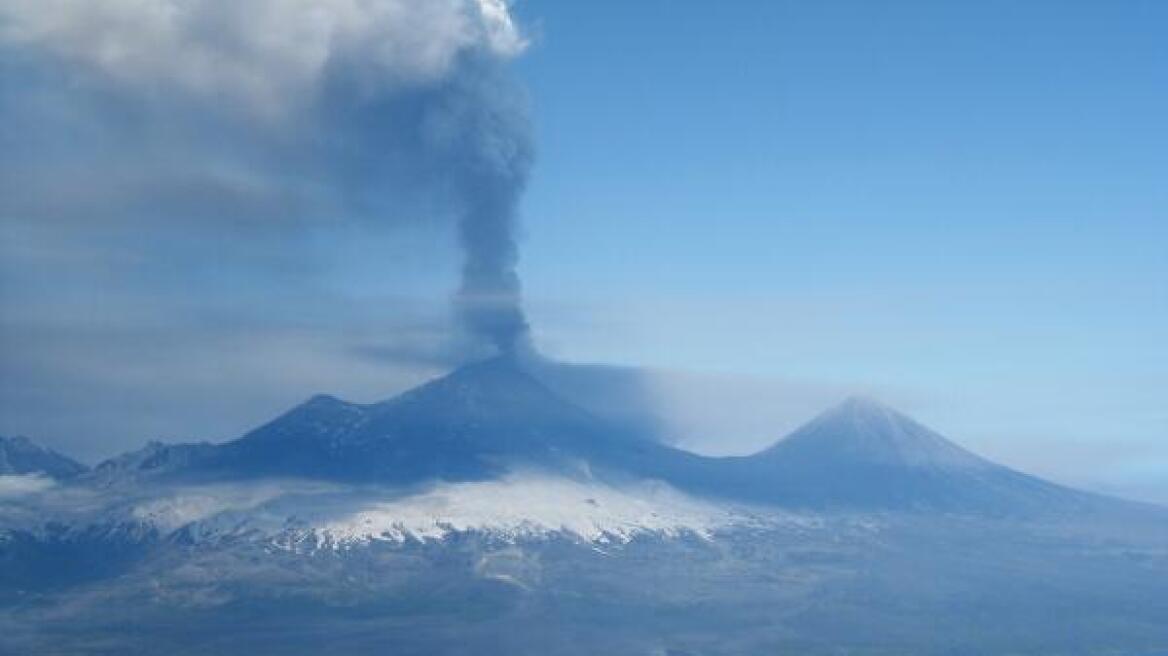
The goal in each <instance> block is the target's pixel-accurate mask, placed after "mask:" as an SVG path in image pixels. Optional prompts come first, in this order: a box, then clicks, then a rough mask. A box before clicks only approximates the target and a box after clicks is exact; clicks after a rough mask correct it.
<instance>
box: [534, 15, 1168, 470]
mask: <svg viewBox="0 0 1168 656" xmlns="http://www.w3.org/2000/svg"><path fill="white" fill-rule="evenodd" d="M519 13H520V15H521V16H524V17H525V18H526V20H527V21H528V22H529V23H531V24H533V25H535V26H536V35H537V37H536V40H535V44H534V47H533V48H532V50H531V51H530V53H529V55H528V56H527V57H526V58H524V60H523V61H522V62H521V69H522V75H523V78H524V79H525V80H526V81H527V82H528V85H529V88H530V91H531V94H532V97H533V102H534V105H535V112H534V114H535V116H536V124H537V129H538V139H537V143H538V145H539V164H538V166H537V168H536V171H535V174H534V180H533V183H532V187H531V190H530V193H529V195H528V199H527V204H526V215H527V218H528V225H529V228H528V235H527V236H528V239H527V242H526V243H525V252H524V260H523V264H522V272H523V274H524V279H525V281H526V287H527V290H528V291H529V294H530V296H532V297H533V298H534V299H536V301H535V305H534V307H535V312H536V317H537V321H536V324H537V325H541V326H546V325H549V323H550V318H551V316H555V315H554V314H549V317H548V318H549V321H546V322H545V321H544V320H542V318H541V317H540V315H539V309H540V307H541V306H540V304H539V301H540V300H542V299H551V300H552V301H554V305H555V307H556V308H559V307H560V306H563V305H569V306H571V308H572V309H573V311H574V312H575V313H578V314H579V315H580V316H583V317H587V321H586V322H583V323H582V325H580V326H579V327H566V328H563V329H561V330H562V334H558V333H556V331H555V330H553V329H551V328H548V330H547V332H549V333H556V334H553V335H548V336H547V338H546V339H547V340H548V341H549V342H551V346H553V347H555V348H559V349H562V351H563V353H564V354H565V355H567V356H569V357H574V358H583V359H601V360H614V361H622V362H640V363H650V364H653V365H658V366H664V367H677V368H696V369H704V370H721V371H732V372H745V373H750V374H754V375H759V376H783V377H794V378H800V379H806V380H808V381H827V382H831V383H837V384H843V385H849V384H850V385H855V386H857V387H861V388H867V389H872V390H874V393H877V394H880V393H883V394H884V395H885V396H892V397H894V399H896V400H898V401H900V402H901V404H902V405H903V404H908V405H909V406H910V409H912V410H914V411H915V412H916V413H917V414H919V415H922V416H924V417H925V418H927V419H933V420H934V421H933V423H934V424H937V425H941V426H944V427H945V428H946V429H947V430H946V432H948V433H949V434H951V435H956V436H960V437H961V438H962V439H963V440H964V441H965V442H966V443H970V442H973V443H975V444H978V445H980V446H982V448H983V450H985V451H990V452H994V453H996V454H1001V455H1003V456H1007V457H1012V458H1013V459H1014V460H1015V461H1017V460H1024V461H1026V462H1027V464H1028V465H1031V466H1033V467H1037V468H1039V469H1041V468H1042V466H1043V462H1042V461H1043V460H1044V459H1048V458H1049V459H1051V460H1057V459H1058V458H1060V457H1062V456H1061V455H1058V454H1054V453H1053V452H1054V451H1071V452H1076V451H1082V452H1084V453H1086V452H1088V451H1090V452H1092V453H1093V454H1094V453H1096V452H1108V451H1109V449H1110V450H1111V452H1112V453H1116V454H1118V453H1121V452H1122V453H1124V454H1125V456H1124V457H1125V458H1128V457H1131V456H1130V453H1131V452H1137V453H1141V454H1144V456H1145V457H1146V458H1148V459H1152V460H1157V461H1158V462H1159V463H1160V465H1159V466H1160V469H1159V470H1158V471H1157V473H1156V476H1157V477H1159V478H1160V479H1161V480H1168V451H1166V450H1165V446H1164V444H1165V438H1168V403H1166V402H1165V401H1166V400H1168V340H1166V339H1165V338H1166V337H1168V185H1165V184H1164V181H1165V180H1168V125H1166V119H1165V116H1168V39H1165V38H1164V36H1165V33H1166V32H1165V30H1166V29H1168V7H1166V6H1165V5H1163V3H1155V2H1124V3H1097V2H1026V3H1018V2H978V3H965V2H894V3H870V2H817V3H808V2H797V3H796V2H765V3H764V2H757V3H735V4H734V5H733V6H732V8H730V7H725V6H718V7H713V6H711V5H709V4H707V3H691V2H670V3H667V2H640V3H622V4H621V5H620V7H619V9H617V8H615V7H614V5H611V4H608V3H553V2H539V1H532V2H526V3H523V4H521V5H520V6H519ZM586 308H587V309H586ZM597 327H600V328H601V329H596V328H597ZM1030 447H1033V450H1034V453H1031V452H1030ZM1085 457H1086V458H1087V459H1088V460H1091V459H1093V458H1096V456H1090V457H1087V456H1085ZM1095 462H1097V463H1098V462H1099V460H1098V459H1095ZM1145 463H1146V460H1145ZM1100 464H1101V465H1102V464H1105V463H1100ZM1149 467H1150V465H1149ZM1090 475H1092V474H1090V473H1087V472H1085V473H1084V476H1090Z"/></svg>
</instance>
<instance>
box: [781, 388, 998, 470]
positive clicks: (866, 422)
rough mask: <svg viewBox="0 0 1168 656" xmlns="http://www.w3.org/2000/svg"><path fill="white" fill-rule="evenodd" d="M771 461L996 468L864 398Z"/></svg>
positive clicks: (792, 440)
mask: <svg viewBox="0 0 1168 656" xmlns="http://www.w3.org/2000/svg"><path fill="white" fill-rule="evenodd" d="M766 453H767V454H769V455H770V456H771V457H783V458H794V459H798V460H807V461H809V462H815V463H821V464H823V463H835V464H851V465H866V466H882V467H910V468H920V469H931V470H957V469H960V470H970V469H982V468H986V467H990V466H992V465H991V463H989V462H988V461H986V460H984V459H982V458H980V457H978V456H976V455H974V454H973V453H970V452H969V451H966V450H965V449H962V448H961V447H959V446H957V445H956V444H954V443H953V442H950V441H949V440H947V439H945V438H944V437H942V436H941V435H940V434H938V433H936V432H935V431H933V430H931V429H929V428H927V427H925V426H923V425H921V424H919V423H917V422H916V421H914V420H913V419H911V418H909V417H907V416H905V415H903V414H901V413H900V412H897V411H896V410H894V409H892V408H890V407H888V406H886V405H883V404H882V403H880V402H878V401H876V400H874V399H871V398H868V397H862V396H853V397H849V398H848V399H846V400H844V401H843V402H842V403H840V404H839V405H836V406H834V407H832V408H830V409H828V410H827V411H825V412H823V413H822V414H820V415H819V416H818V417H816V418H815V419H813V420H811V421H810V422H808V423H807V424H805V425H804V426H803V427H801V428H799V429H798V430H796V431H795V432H794V433H792V434H791V435H790V436H789V437H787V438H785V439H783V440H781V441H780V442H778V443H777V444H775V445H774V446H772V447H771V448H770V449H768V450H767V452H766Z"/></svg>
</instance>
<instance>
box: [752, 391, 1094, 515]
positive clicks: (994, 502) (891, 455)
mask: <svg viewBox="0 0 1168 656" xmlns="http://www.w3.org/2000/svg"><path fill="white" fill-rule="evenodd" d="M739 464H740V466H742V467H743V469H744V470H745V472H746V473H745V475H744V476H743V479H744V480H749V481H750V482H751V484H752V485H753V486H755V491H756V492H755V493H756V494H759V495H761V496H764V497H766V498H769V499H772V500H775V501H778V502H782V503H786V504H792V505H796V506H800V507H850V508H867V509H877V508H879V509H895V510H913V509H918V510H930V509H932V510H976V511H978V512H983V513H989V514H995V515H1009V514H1019V513H1023V514H1025V513H1034V512H1043V511H1059V512H1066V511H1073V510H1076V509H1078V510H1083V509H1087V508H1090V507H1094V506H1096V505H1098V504H1100V503H1104V500H1103V499H1102V498H1100V497H1096V496H1095V495H1090V494H1086V493H1082V492H1078V491H1076V490H1072V489H1069V488H1065V487H1062V486H1059V485H1056V484H1053V483H1049V482H1047V481H1044V480H1041V479H1039V478H1036V477H1033V476H1029V475H1027V474H1023V473H1021V472H1018V471H1015V470H1013V469H1010V468H1008V467H1004V466H1002V465H999V464H996V463H994V462H991V461H989V460H986V459H985V458H982V457H980V456H978V455H976V454H974V453H971V452H969V451H967V450H965V449H963V448H962V447H960V446H958V445H957V444H955V443H953V442H951V441H949V440H948V439H946V438H945V437H943V436H941V435H940V434H939V433H937V432H936V431H933V430H931V429H929V428H927V427H925V426H923V425H921V424H920V423H918V422H916V421H915V420H913V419H911V418H909V417H907V416H905V415H903V414H901V413H900V412H897V411H896V410H893V409H892V408H889V407H887V406H884V405H881V404H880V403H877V402H876V401H873V400H870V399H865V398H859V397H853V398H850V399H847V400H846V401H844V402H843V403H841V404H839V405H838V406H836V407H834V408H831V409H829V410H827V411H826V412H824V413H822V414H820V415H819V416H818V417H816V418H814V419H812V420H811V421H810V422H808V423H807V424H805V425H803V426H802V427H800V428H798V429H796V430H795V431H794V432H793V433H791V434H790V435H789V436H787V437H786V438H784V439H782V440H780V441H778V442H777V443H775V444H774V445H772V446H771V447H769V448H767V449H765V450H763V451H762V452H760V453H758V454H755V455H753V456H750V457H749V458H745V459H743V460H741V461H740V463H739Z"/></svg>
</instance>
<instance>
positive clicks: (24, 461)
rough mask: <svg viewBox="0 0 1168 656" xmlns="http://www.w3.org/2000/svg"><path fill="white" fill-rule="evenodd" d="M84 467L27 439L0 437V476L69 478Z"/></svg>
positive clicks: (83, 469) (80, 471) (21, 437)
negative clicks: (28, 475)
mask: <svg viewBox="0 0 1168 656" xmlns="http://www.w3.org/2000/svg"><path fill="white" fill-rule="evenodd" d="M86 469H87V468H86V467H85V465H82V464H81V463H79V462H77V461H76V460H73V459H72V458H69V457H67V456H63V455H61V454H60V453H57V452H56V451H53V450H52V449H47V448H45V447H42V446H40V445H39V444H37V443H35V442H33V441H32V440H30V439H28V438H27V437H23V436H17V437H3V436H0V475H3V474H45V475H47V476H50V477H52V478H70V477H73V476H76V475H78V474H80V473H82V472H84V471H85V470H86Z"/></svg>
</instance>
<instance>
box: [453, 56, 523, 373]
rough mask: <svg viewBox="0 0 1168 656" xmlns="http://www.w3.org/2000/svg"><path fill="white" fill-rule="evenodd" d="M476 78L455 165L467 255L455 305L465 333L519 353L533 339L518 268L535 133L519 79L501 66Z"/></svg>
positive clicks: (462, 239) (461, 237) (461, 232)
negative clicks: (521, 215) (503, 71)
mask: <svg viewBox="0 0 1168 656" xmlns="http://www.w3.org/2000/svg"><path fill="white" fill-rule="evenodd" d="M476 72H477V73H478V74H479V75H475V76H473V77H471V78H470V79H471V80H473V82H471V83H470V84H469V85H468V87H469V88H468V89H466V91H468V92H469V94H470V96H471V98H469V100H470V102H467V103H460V106H461V108H462V109H469V115H467V114H462V115H460V116H458V117H457V118H458V119H459V124H460V125H461V126H463V129H465V130H466V132H464V133H463V136H464V143H463V144H462V147H461V148H458V149H457V154H458V157H457V158H456V159H452V160H451V161H452V164H453V169H454V170H453V171H452V172H453V173H454V174H455V179H456V181H455V185H456V188H457V189H456V193H457V195H458V196H459V197H460V205H461V209H460V216H459V222H458V236H459V241H460V246H461V247H462V250H463V257H464V260H463V265H462V282H461V285H460V287H459V290H458V293H457V294H456V296H455V305H456V311H457V314H458V318H459V321H460V323H461V325H462V326H463V328H464V329H465V330H467V331H468V332H470V333H471V334H472V335H473V336H475V337H477V338H480V339H482V340H484V341H486V342H487V343H489V344H491V345H493V346H494V347H495V348H497V349H498V350H499V352H500V353H503V354H512V353H515V352H516V351H517V350H521V349H523V348H524V347H525V346H526V345H527V339H528V334H527V333H528V326H527V319H526V318H525V317H524V314H523V307H522V301H521V294H520V291H521V290H520V283H519V276H518V274H517V273H516V270H515V268H516V265H517V264H518V262H519V247H518V243H517V236H516V231H517V227H518V216H519V200H520V197H521V195H522V194H523V190H524V188H525V187H526V185H527V178H528V173H529V171H530V169H531V163H532V159H533V157H532V138H531V128H530V121H529V120H528V116H527V112H526V102H525V99H524V98H523V95H522V93H521V92H520V90H519V89H518V88H517V87H516V86H515V84H514V83H513V81H512V80H511V79H510V78H509V77H507V76H506V75H502V74H500V73H501V71H499V70H498V69H497V68H496V67H494V66H491V67H489V69H484V68H477V70H476ZM465 79H467V78H464V80H465ZM460 113H461V112H460Z"/></svg>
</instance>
